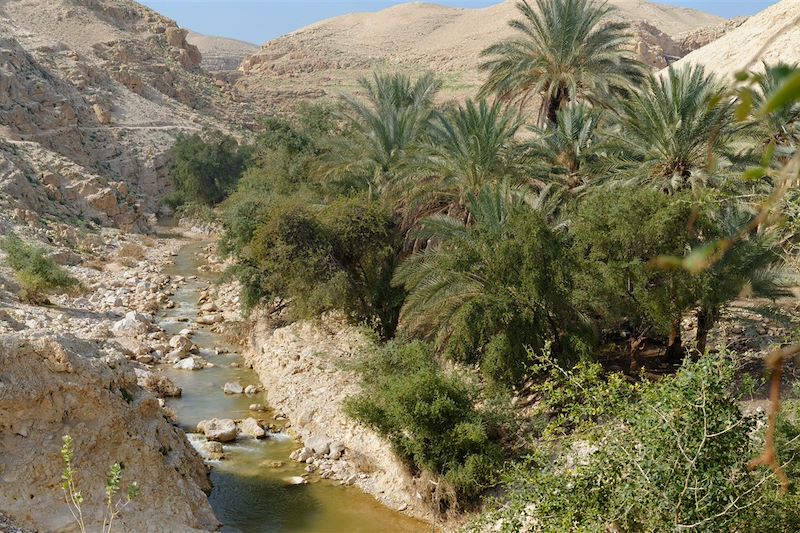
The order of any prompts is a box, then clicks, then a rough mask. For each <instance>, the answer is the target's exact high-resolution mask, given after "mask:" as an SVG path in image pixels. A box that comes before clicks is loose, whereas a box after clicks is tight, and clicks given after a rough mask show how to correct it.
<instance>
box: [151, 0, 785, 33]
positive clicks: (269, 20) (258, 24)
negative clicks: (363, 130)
mask: <svg viewBox="0 0 800 533" xmlns="http://www.w3.org/2000/svg"><path fill="white" fill-rule="evenodd" d="M139 1H140V2H141V3H143V4H145V5H147V6H149V7H151V8H153V9H154V10H156V11H158V12H159V13H161V14H162V15H165V16H167V17H169V18H171V19H174V20H176V21H177V22H178V24H179V25H180V26H181V27H183V28H189V29H191V30H194V31H197V32H200V33H205V34H207V35H219V36H222V37H231V38H233V39H239V40H242V41H248V42H251V43H254V44H262V43H264V42H266V41H268V40H270V39H274V38H275V37H279V36H281V35H284V34H286V33H289V32H291V31H294V30H296V29H299V28H302V27H303V26H307V25H309V24H311V23H313V22H316V21H319V20H323V19H326V18H331V17H335V16H337V15H344V14H346V13H353V12H357V11H379V10H381V9H385V8H387V7H389V6H392V5H395V4H401V3H403V2H402V1H397V0H395V1H389V0H356V1H342V0H316V1H307V0H139ZM430 1H431V2H432V3H437V4H444V5H449V6H453V7H484V6H488V5H492V4H496V3H498V2H500V0H461V1H458V0H442V1H437V0H430ZM659 2H660V3H663V4H672V5H677V6H683V7H690V8H693V9H698V10H700V11H705V12H708V13H713V14H715V15H719V16H722V17H736V16H740V15H752V14H753V13H756V12H758V11H760V10H762V9H764V8H765V7H767V6H768V5H770V4H772V3H774V1H751V2H744V1H726V0H659Z"/></svg>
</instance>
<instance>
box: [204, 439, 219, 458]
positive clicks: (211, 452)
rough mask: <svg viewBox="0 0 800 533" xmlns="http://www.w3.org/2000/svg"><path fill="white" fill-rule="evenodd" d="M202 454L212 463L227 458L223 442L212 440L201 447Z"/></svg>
mask: <svg viewBox="0 0 800 533" xmlns="http://www.w3.org/2000/svg"><path fill="white" fill-rule="evenodd" d="M200 454H201V455H202V456H203V457H206V458H208V459H211V460H212V461H219V460H220V459H223V458H224V457H225V450H224V449H223V447H222V443H221V442H217V441H214V440H210V441H207V442H204V443H203V444H201V445H200Z"/></svg>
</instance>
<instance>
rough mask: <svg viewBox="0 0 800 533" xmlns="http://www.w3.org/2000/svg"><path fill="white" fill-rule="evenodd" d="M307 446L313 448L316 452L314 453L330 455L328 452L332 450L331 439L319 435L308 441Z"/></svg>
mask: <svg viewBox="0 0 800 533" xmlns="http://www.w3.org/2000/svg"><path fill="white" fill-rule="evenodd" d="M306 447H307V448H311V450H312V451H313V452H314V455H317V456H320V455H328V453H329V452H330V451H331V441H330V440H329V439H327V438H326V437H323V436H321V435H317V436H314V437H311V438H310V439H308V440H307V441H306Z"/></svg>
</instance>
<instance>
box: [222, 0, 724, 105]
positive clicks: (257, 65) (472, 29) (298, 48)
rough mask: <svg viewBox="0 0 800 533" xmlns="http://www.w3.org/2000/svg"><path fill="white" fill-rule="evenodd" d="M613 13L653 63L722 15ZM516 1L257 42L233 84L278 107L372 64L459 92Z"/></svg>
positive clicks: (622, 5) (344, 81)
mask: <svg viewBox="0 0 800 533" xmlns="http://www.w3.org/2000/svg"><path fill="white" fill-rule="evenodd" d="M610 3H611V4H613V5H614V6H615V7H617V9H618V11H617V16H618V17H619V18H622V19H624V20H626V21H628V22H630V23H631V24H632V30H633V32H634V33H635V39H634V42H635V45H634V46H635V48H636V51H637V52H638V54H639V56H640V57H641V58H642V59H643V60H644V61H646V62H647V63H648V64H650V65H651V66H653V67H654V68H662V67H664V66H666V65H667V59H668V58H670V59H671V58H672V57H680V56H682V55H683V54H684V53H685V51H684V50H683V49H682V48H681V46H680V45H679V44H678V42H677V40H676V39H677V36H678V34H681V33H683V32H689V31H691V30H695V29H697V28H701V27H705V26H712V25H717V24H719V23H721V22H722V21H723V19H721V18H719V17H716V16H713V15H709V14H705V13H701V12H699V11H694V10H691V9H684V8H678V7H672V6H663V5H659V4H654V3H649V2H643V1H639V0H612V1H611V2H610ZM517 17H518V11H517V9H516V2H515V1H514V0H506V1H505V2H502V3H500V4H497V5H494V6H490V7H487V8H482V9H457V8H450V7H444V6H439V5H434V4H426V3H416V2H415V3H408V4H401V5H398V6H394V7H391V8H388V9H385V10H383V11H379V12H377V13H356V14H351V15H344V16H341V17H336V18H333V19H330V20H325V21H322V22H319V23H316V24H313V25H311V26H308V27H306V28H303V29H300V30H298V31H295V32H293V33H291V34H289V35H286V36H283V37H280V38H278V39H275V40H273V41H269V42H267V43H266V44H264V45H263V46H262V47H261V49H260V50H259V51H258V52H257V53H256V54H254V55H252V56H250V57H249V58H247V59H246V60H245V61H244V63H243V64H242V67H241V70H242V72H243V76H242V78H241V79H240V80H239V81H238V82H237V88H238V89H239V90H240V91H241V92H242V93H243V94H246V95H250V96H252V97H254V98H257V99H259V100H262V101H263V100H267V101H271V102H273V103H274V104H275V105H276V106H278V107H282V106H286V105H288V104H290V103H291V102H292V101H293V100H296V99H297V98H311V97H318V96H322V95H324V94H331V93H334V94H335V93H336V92H338V91H341V90H349V89H352V88H353V87H354V86H355V82H356V80H357V79H358V78H359V77H361V76H363V75H365V74H367V73H369V72H370V71H372V70H375V69H384V70H386V69H397V70H404V71H408V72H412V73H413V72H421V71H425V70H432V71H434V72H436V73H438V74H439V75H440V76H441V77H442V78H443V79H444V81H445V84H446V85H445V94H446V95H447V96H453V97H463V96H466V95H468V94H471V93H473V92H474V90H475V88H476V87H477V86H478V85H480V83H481V81H482V77H481V74H480V73H479V72H478V71H477V65H478V64H479V62H480V58H479V54H480V52H481V50H483V49H484V48H485V47H486V46H488V45H489V44H491V43H494V42H496V41H498V40H500V39H502V38H505V37H508V36H510V35H512V30H511V29H510V28H509V27H508V22H509V21H510V20H512V19H514V18H517Z"/></svg>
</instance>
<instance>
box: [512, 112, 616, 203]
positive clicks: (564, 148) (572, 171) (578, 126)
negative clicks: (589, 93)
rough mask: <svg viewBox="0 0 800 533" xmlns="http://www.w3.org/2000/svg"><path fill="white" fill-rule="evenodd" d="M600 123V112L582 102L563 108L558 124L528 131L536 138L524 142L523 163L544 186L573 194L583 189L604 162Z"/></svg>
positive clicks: (558, 117)
mask: <svg viewBox="0 0 800 533" xmlns="http://www.w3.org/2000/svg"><path fill="white" fill-rule="evenodd" d="M600 121H601V113H600V110H598V109H597V108H593V107H591V106H589V105H587V104H585V103H583V102H572V103H570V104H568V105H566V106H564V107H562V108H561V109H559V110H558V112H557V113H556V121H555V123H552V124H550V125H549V126H548V127H546V128H538V127H531V128H529V129H530V131H531V132H532V133H533V134H534V135H535V137H534V138H533V139H532V140H530V141H528V142H527V143H525V146H524V149H523V151H524V156H523V157H524V161H525V162H526V163H527V164H528V166H529V167H530V168H533V169H534V172H536V173H537V174H538V175H539V177H540V180H541V181H542V182H543V183H545V184H553V183H556V184H560V185H562V186H564V187H566V188H567V189H568V190H570V191H577V190H580V189H582V188H583V187H584V186H585V185H586V184H587V183H588V181H589V180H590V178H591V177H592V176H593V175H594V174H595V173H596V172H597V171H598V170H599V168H600V165H601V164H602V162H603V160H604V158H603V157H602V156H603V150H604V145H603V139H602V137H601V136H600V135H598V126H599V124H600Z"/></svg>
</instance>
